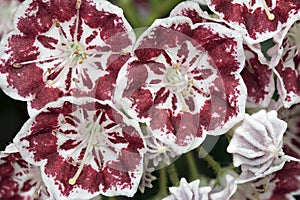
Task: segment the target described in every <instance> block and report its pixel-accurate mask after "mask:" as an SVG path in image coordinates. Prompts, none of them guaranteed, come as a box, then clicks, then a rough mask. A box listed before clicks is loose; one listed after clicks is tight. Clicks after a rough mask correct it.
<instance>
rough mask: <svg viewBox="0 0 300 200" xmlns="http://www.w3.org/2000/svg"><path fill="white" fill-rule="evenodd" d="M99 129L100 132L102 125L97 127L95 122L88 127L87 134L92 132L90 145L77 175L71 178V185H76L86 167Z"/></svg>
mask: <svg viewBox="0 0 300 200" xmlns="http://www.w3.org/2000/svg"><path fill="white" fill-rule="evenodd" d="M98 131H99V132H100V131H101V127H96V128H95V124H94V125H93V126H92V127H91V128H90V129H88V132H87V133H86V134H90V138H89V141H88V145H87V147H86V150H85V153H84V156H83V158H82V160H81V162H80V165H79V168H78V170H77V172H76V173H75V175H74V176H73V177H72V178H70V179H69V184H70V185H74V184H75V183H76V181H77V179H78V177H79V175H80V174H81V172H82V170H83V167H84V164H85V161H86V159H87V157H88V155H89V152H90V150H91V148H92V146H93V145H92V144H93V140H94V135H95V133H98Z"/></svg>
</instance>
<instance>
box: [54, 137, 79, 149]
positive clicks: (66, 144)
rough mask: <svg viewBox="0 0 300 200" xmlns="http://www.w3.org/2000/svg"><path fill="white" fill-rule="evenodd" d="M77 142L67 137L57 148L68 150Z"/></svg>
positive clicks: (76, 144) (77, 143)
mask: <svg viewBox="0 0 300 200" xmlns="http://www.w3.org/2000/svg"><path fill="white" fill-rule="evenodd" d="M79 144H80V142H78V141H76V140H71V139H69V140H67V141H65V142H64V143H63V144H62V145H60V146H59V148H60V149H63V150H70V149H73V148H75V147H76V146H78V145H79Z"/></svg>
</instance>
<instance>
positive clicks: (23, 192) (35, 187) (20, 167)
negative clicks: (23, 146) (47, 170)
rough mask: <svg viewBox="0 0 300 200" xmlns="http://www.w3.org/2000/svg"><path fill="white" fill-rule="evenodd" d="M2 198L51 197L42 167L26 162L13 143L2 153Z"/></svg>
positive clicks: (0, 175)
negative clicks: (43, 177) (42, 174)
mask: <svg viewBox="0 0 300 200" xmlns="http://www.w3.org/2000/svg"><path fill="white" fill-rule="evenodd" d="M0 199H20V200H27V199H32V200H40V199H50V196H49V193H48V189H47V186H46V184H45V183H44V181H43V179H42V176H41V169H40V167H38V166H34V165H32V164H30V163H28V162H26V161H25V160H24V159H23V158H22V156H21V154H20V152H19V151H18V149H17V147H16V146H15V144H13V143H11V144H9V145H8V146H7V147H6V148H5V151H2V152H1V153H0Z"/></svg>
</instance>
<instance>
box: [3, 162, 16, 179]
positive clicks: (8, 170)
mask: <svg viewBox="0 0 300 200" xmlns="http://www.w3.org/2000/svg"><path fill="white" fill-rule="evenodd" d="M13 171H14V168H13V167H12V166H11V164H10V163H8V162H7V163H3V164H1V165H0V181H1V180H3V179H5V178H7V177H10V176H11V175H12V173H13Z"/></svg>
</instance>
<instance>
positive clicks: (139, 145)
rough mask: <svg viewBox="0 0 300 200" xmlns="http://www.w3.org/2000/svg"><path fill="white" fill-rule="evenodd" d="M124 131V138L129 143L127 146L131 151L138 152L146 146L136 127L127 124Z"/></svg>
mask: <svg viewBox="0 0 300 200" xmlns="http://www.w3.org/2000/svg"><path fill="white" fill-rule="evenodd" d="M122 133H123V136H124V139H126V141H127V142H128V144H129V145H128V147H127V149H128V150H129V151H131V152H135V153H137V152H138V150H139V149H143V148H144V143H143V140H142V138H141V137H140V135H139V133H138V132H137V131H136V129H135V128H133V127H131V126H125V127H124V128H123V129H122Z"/></svg>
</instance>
